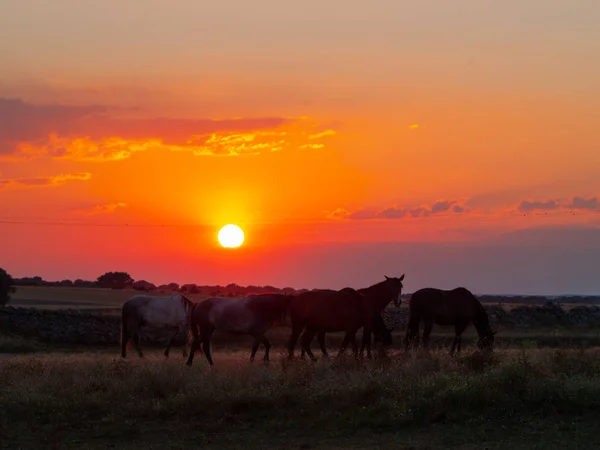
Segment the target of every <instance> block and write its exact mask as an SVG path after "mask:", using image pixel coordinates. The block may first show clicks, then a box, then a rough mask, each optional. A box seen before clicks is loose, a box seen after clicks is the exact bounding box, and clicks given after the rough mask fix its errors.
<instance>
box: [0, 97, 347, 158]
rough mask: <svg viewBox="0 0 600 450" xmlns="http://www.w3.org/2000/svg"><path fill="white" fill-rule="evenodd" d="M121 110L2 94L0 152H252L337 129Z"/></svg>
mask: <svg viewBox="0 0 600 450" xmlns="http://www.w3.org/2000/svg"><path fill="white" fill-rule="evenodd" d="M119 113H122V111H121V110H118V109H117V108H111V107H106V106H95V105H92V106H63V105H34V104H30V103H26V102H24V101H22V100H20V99H3V98H0V157H2V159H3V160H13V161H14V160H18V159H33V158H37V157H40V156H49V157H51V158H53V159H69V160H75V161H118V160H123V159H127V158H129V157H131V155H132V154H133V153H135V152H141V151H147V150H151V149H164V150H170V151H189V152H192V153H193V154H195V155H197V156H207V155H214V156H236V155H242V154H246V155H254V154H258V153H261V152H263V151H278V150H282V149H283V148H286V147H290V146H296V147H298V148H312V149H317V148H323V146H324V145H323V144H321V143H311V142H309V141H313V140H318V139H322V138H324V137H326V136H330V135H333V134H335V133H336V132H335V131H334V130H331V129H325V130H322V129H321V130H320V129H319V128H320V127H319V126H318V124H312V123H310V122H309V121H308V120H307V119H305V118H289V117H263V118H235V119H223V120H217V119H176V118H160V117H159V118H143V119H140V118H135V119H133V118H119V117H118V116H117V115H118V114H119Z"/></svg>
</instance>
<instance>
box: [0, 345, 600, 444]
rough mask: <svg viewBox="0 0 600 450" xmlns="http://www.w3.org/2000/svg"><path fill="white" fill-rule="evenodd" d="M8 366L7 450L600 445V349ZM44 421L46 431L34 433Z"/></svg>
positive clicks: (0, 425)
mask: <svg viewBox="0 0 600 450" xmlns="http://www.w3.org/2000/svg"><path fill="white" fill-rule="evenodd" d="M197 356H198V357H197V359H196V360H195V363H194V366H193V367H192V368H188V367H187V366H185V365H184V360H183V358H181V356H180V354H174V355H173V356H172V357H171V359H170V360H165V359H164V358H162V357H161V356H159V354H158V352H156V353H149V357H148V358H146V359H145V360H139V359H137V358H131V359H127V360H126V361H123V360H121V359H119V358H117V357H114V356H110V355H101V354H96V355H94V354H78V355H68V354H66V355H65V354H63V355H57V354H52V353H50V354H40V355H38V354H36V355H20V356H12V357H4V358H3V359H2V360H1V361H2V362H1V364H0V380H2V384H1V386H0V429H2V430H4V432H3V434H4V435H5V438H4V439H2V440H0V442H1V444H0V445H2V446H3V447H4V448H41V447H42V446H51V447H54V448H57V447H61V446H62V447H64V448H106V447H107V446H110V445H113V446H116V447H118V448H134V447H136V448H192V447H193V448H196V447H198V446H202V447H203V448H217V447H221V448H222V447H231V448H234V447H237V448H239V447H240V446H243V447H245V448H317V447H318V448H401V449H402V448H406V449H408V448H413V449H417V448H461V449H471V448H472V449H483V448H489V449H492V448H515V449H521V448H522V449H526V448H527V449H535V448H545V449H549V448H561V449H562V448H579V449H582V448H598V446H599V445H600V432H599V431H597V430H598V426H597V423H598V420H600V350H599V349H596V348H594V349H588V350H544V349H542V350H539V349H535V350H501V351H496V352H495V353H494V354H493V355H492V356H485V355H482V354H480V353H479V352H473V351H470V352H465V353H464V354H463V355H461V356H460V357H458V358H450V357H448V356H447V355H446V353H440V352H432V353H431V354H429V355H425V354H420V355H404V354H401V355H397V356H396V357H394V358H393V359H389V358H386V357H384V356H383V355H379V356H378V357H377V358H375V359H374V360H373V361H364V362H357V361H354V360H352V359H350V358H348V359H342V360H335V359H332V360H331V361H320V362H318V363H316V364H314V363H310V362H303V361H294V362H292V363H291V364H290V363H288V362H287V361H286V360H285V359H283V358H281V359H279V357H278V355H277V354H276V353H274V354H273V359H275V361H273V362H272V363H270V364H269V365H265V364H262V363H254V364H250V363H248V360H247V358H248V355H247V352H243V353H238V354H231V353H230V354H225V353H217V354H215V363H216V364H217V366H216V367H215V368H214V369H212V370H211V369H209V368H208V366H207V363H206V361H205V360H204V359H203V358H201V355H197ZM33 424H35V426H34V425H33Z"/></svg>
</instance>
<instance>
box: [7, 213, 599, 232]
mask: <svg viewBox="0 0 600 450" xmlns="http://www.w3.org/2000/svg"><path fill="white" fill-rule="evenodd" d="M462 216H464V217H477V218H482V219H488V220H496V221H497V220H507V219H518V218H521V219H525V220H526V219H530V218H542V217H557V216H578V217H582V216H583V217H589V216H598V217H599V218H600V212H596V211H583V212H574V211H552V212H534V213H523V212H508V213H505V214H501V215H494V214H485V213H460V214H459V213H454V214H445V213H437V214H430V215H429V216H425V217H414V218H413V217H409V216H405V217H402V218H398V219H391V218H372V219H344V218H342V219H337V220H336V219H332V220H322V221H312V222H310V221H309V222H302V221H297V222H294V221H286V222H279V223H282V224H283V223H296V224H302V223H305V224H306V223H314V224H317V223H331V224H334V223H343V222H365V221H371V220H373V221H379V222H382V221H386V222H390V223H391V222H397V221H398V222H402V221H404V220H406V219H412V220H419V219H421V220H427V219H437V218H449V217H462ZM271 223H275V222H271ZM0 224H2V225H38V226H63V227H100V228H102V227H104V228H203V227H210V226H211V225H210V224H197V223H196V224H194V223H187V224H185V223H179V224H177V223H172V224H167V223H162V224H151V223H101V222H69V221H63V220H55V219H44V218H39V219H33V218H31V219H17V218H0ZM255 224H256V223H255ZM259 224H266V223H265V222H262V223H259Z"/></svg>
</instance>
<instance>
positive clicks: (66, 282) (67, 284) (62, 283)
mask: <svg viewBox="0 0 600 450" xmlns="http://www.w3.org/2000/svg"><path fill="white" fill-rule="evenodd" d="M58 285H59V286H64V287H71V286H73V282H72V281H71V280H62V281H59V282H58Z"/></svg>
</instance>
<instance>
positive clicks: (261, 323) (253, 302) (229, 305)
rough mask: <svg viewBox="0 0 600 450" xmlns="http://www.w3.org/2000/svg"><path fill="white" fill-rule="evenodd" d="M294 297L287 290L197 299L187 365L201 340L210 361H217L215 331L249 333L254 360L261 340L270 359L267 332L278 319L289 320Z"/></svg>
mask: <svg viewBox="0 0 600 450" xmlns="http://www.w3.org/2000/svg"><path fill="white" fill-rule="evenodd" d="M291 298H293V296H291V295H283V294H257V295H250V296H248V297H245V298H220V297H212V298H208V299H206V300H204V301H202V302H198V303H196V304H195V305H194V307H193V309H192V311H191V313H190V320H189V323H190V330H189V339H190V341H191V342H192V343H191V346H190V356H189V358H188V360H187V365H188V366H191V365H192V361H193V360H194V353H195V352H196V350H197V349H198V347H200V343H202V350H203V351H204V354H205V355H206V359H207V360H208V363H209V365H210V366H211V367H212V366H213V365H214V363H213V360H212V347H211V342H210V340H211V337H212V335H213V333H214V332H215V331H224V332H226V333H232V334H249V335H250V336H252V337H253V338H254V344H253V345H252V352H251V354H250V361H254V356H255V355H256V351H257V350H258V346H259V345H260V343H262V344H263V345H264V346H265V356H264V360H265V361H268V360H269V349H270V348H271V344H270V343H269V341H268V340H267V338H266V337H265V336H264V334H265V333H266V331H267V330H268V329H269V328H271V327H272V326H273V325H274V324H275V323H276V322H278V323H283V322H284V321H285V318H286V315H287V311H288V309H289V304H290V299H291Z"/></svg>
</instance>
